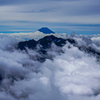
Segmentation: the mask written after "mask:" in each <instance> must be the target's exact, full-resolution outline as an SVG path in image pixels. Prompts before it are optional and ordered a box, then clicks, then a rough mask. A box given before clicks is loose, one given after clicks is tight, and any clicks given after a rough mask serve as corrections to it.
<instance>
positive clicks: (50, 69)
mask: <svg viewBox="0 0 100 100" xmlns="http://www.w3.org/2000/svg"><path fill="white" fill-rule="evenodd" d="M74 39H75V40H76V41H77V42H78V45H85V46H92V47H93V48H94V49H96V50H98V51H100V45H99V44H98V43H99V42H97V41H96V42H94V41H93V40H92V39H88V38H86V37H85V38H82V37H74ZM17 43H18V40H17V39H15V38H12V37H11V36H8V35H0V100H100V62H98V61H97V59H96V57H95V56H93V55H90V54H87V53H85V52H83V51H80V50H79V49H78V48H77V47H74V46H73V45H72V44H70V43H68V42H67V43H66V45H65V46H63V47H62V48H60V47H59V48H58V47H56V46H55V45H54V44H53V45H52V48H51V49H50V50H48V55H50V56H52V57H53V59H52V60H50V59H46V61H45V62H42V63H41V62H39V61H37V60H36V59H35V58H36V57H37V56H41V55H40V54H39V53H38V52H37V51H35V50H30V49H27V52H25V51H24V50H23V51H21V50H18V49H16V47H17ZM69 47H70V48H69ZM57 50H62V51H63V52H62V53H58V51H57Z"/></svg>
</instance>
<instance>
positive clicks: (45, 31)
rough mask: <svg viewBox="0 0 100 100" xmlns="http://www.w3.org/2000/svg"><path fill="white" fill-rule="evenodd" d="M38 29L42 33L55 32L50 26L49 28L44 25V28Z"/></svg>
mask: <svg viewBox="0 0 100 100" xmlns="http://www.w3.org/2000/svg"><path fill="white" fill-rule="evenodd" d="M38 31H40V32H42V33H44V34H51V33H53V34H54V33H55V32H53V31H52V30H50V29H49V28H47V27H42V28H40V29H39V30H38Z"/></svg>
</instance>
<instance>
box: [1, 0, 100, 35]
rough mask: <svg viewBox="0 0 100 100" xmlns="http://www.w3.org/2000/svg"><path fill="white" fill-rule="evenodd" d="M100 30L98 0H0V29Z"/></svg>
mask: <svg viewBox="0 0 100 100" xmlns="http://www.w3.org/2000/svg"><path fill="white" fill-rule="evenodd" d="M41 27H48V28H50V29H52V30H53V31H55V32H58V33H62V32H65V33H68V34H70V33H72V32H75V33H76V34H87V35H88V34H100V0H0V33H14V32H34V31H37V30H38V29H39V28H41Z"/></svg>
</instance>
